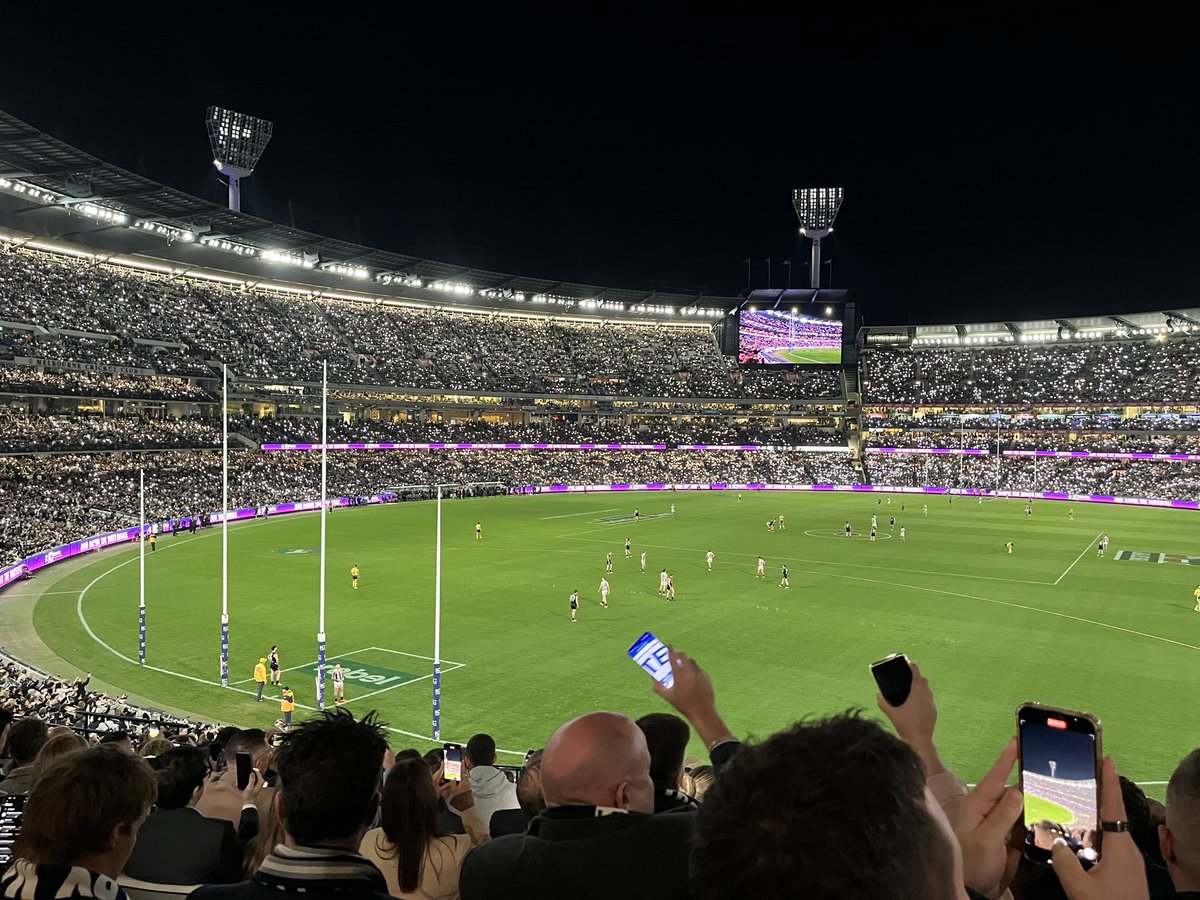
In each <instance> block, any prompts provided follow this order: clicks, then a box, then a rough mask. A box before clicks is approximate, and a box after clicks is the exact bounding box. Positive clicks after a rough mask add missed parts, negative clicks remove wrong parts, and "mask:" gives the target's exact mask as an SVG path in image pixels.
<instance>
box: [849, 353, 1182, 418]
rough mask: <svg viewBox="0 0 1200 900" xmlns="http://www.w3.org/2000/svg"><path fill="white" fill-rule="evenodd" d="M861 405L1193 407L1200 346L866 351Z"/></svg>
mask: <svg viewBox="0 0 1200 900" xmlns="http://www.w3.org/2000/svg"><path fill="white" fill-rule="evenodd" d="M863 365H864V376H863V386H864V392H863V402H864V403H913V404H920V403H931V404H937V403H953V404H967V405H971V404H984V403H1056V404H1063V403H1105V404H1119V403H1180V402H1192V401H1196V400H1200V340H1193V339H1191V338H1183V337H1178V338H1174V337H1173V338H1172V339H1171V340H1169V341H1166V342H1160V341H1146V340H1142V341H1126V342H1119V343H1103V344H1062V345H1038V346H1030V345H1017V346H1011V347H963V348H954V349H942V348H939V349H931V350H885V349H873V350H871V352H870V353H867V354H864V357H863Z"/></svg>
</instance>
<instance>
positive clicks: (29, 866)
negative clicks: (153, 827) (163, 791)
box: [0, 747, 158, 900]
mask: <svg viewBox="0 0 1200 900" xmlns="http://www.w3.org/2000/svg"><path fill="white" fill-rule="evenodd" d="M157 792H158V786H157V784H156V782H155V778H154V773H153V772H151V771H150V767H149V766H147V765H146V763H145V761H144V760H141V759H138V758H137V757H135V756H128V755H126V754H123V753H117V752H115V751H113V750H111V749H109V748H106V747H95V748H92V749H90V750H81V751H79V752H78V753H71V754H68V755H67V756H64V757H63V758H62V759H60V760H59V761H58V762H57V763H55V764H54V765H53V766H51V767H50V768H49V769H47V770H46V772H45V773H44V774H43V775H42V777H41V779H40V780H39V781H38V783H37V785H36V786H35V787H34V789H33V792H32V793H31V794H30V796H29V801H28V803H26V805H25V811H24V814H23V816H22V825H21V833H20V835H19V836H18V837H17V842H16V846H15V847H14V848H13V851H14V854H15V857H16V858H15V859H14V860H13V863H12V865H11V866H10V867H9V868H8V870H7V871H6V872H5V873H4V874H3V876H0V897H4V898H6V900H51V898H54V900H65V898H68V897H88V898H97V900H125V892H124V891H123V890H121V888H120V887H119V886H118V885H117V876H118V875H120V874H121V870H122V869H123V868H124V866H125V862H126V860H128V859H129V854H130V853H131V852H132V850H133V847H134V845H135V844H136V843H137V839H138V832H139V831H140V830H141V827H142V824H143V823H144V822H145V821H146V817H147V816H148V815H149V814H150V807H151V805H152V804H153V803H154V800H155V797H156V795H157Z"/></svg>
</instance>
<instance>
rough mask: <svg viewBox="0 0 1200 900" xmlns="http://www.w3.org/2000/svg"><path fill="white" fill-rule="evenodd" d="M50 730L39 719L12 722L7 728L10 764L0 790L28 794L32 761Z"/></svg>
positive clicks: (32, 773)
mask: <svg viewBox="0 0 1200 900" xmlns="http://www.w3.org/2000/svg"><path fill="white" fill-rule="evenodd" d="M49 735H50V731H49V729H48V728H47V727H46V723H45V722H43V721H42V720H41V719H34V718H25V719H19V720H18V721H16V722H13V723H12V726H11V727H10V728H9V730H8V752H9V754H10V755H11V756H12V764H11V765H10V767H9V770H8V774H7V775H6V776H5V777H4V780H3V781H0V791H4V793H6V794H28V793H29V791H30V790H31V789H32V788H33V782H34V779H35V777H36V776H35V774H34V771H33V762H34V760H35V759H37V755H38V751H40V750H41V749H42V745H43V744H45V743H46V741H47V740H49Z"/></svg>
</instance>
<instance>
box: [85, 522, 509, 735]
mask: <svg viewBox="0 0 1200 900" xmlns="http://www.w3.org/2000/svg"><path fill="white" fill-rule="evenodd" d="M267 521H269V520H263V521H261V522H252V523H250V526H252V525H265V524H266V523H267ZM247 527H249V526H247ZM202 537H208V535H202V534H198V535H195V536H194V537H189V538H186V539H184V540H182V541H179V542H178V543H179V544H186V543H187V542H188V541H196V540H199V539H200V538H202ZM174 545H175V543H174V542H172V543H171V544H167V545H165V546H164V548H163V549H164V550H165V549H166V547H169V546H174ZM136 559H137V557H136V556H135V557H133V558H132V559H127V560H125V562H122V563H118V564H117V565H115V566H113V567H112V568H111V569H108V570H107V571H105V572H102V573H101V574H99V575H97V576H96V577H95V578H93V579H92V580H91V582H89V583H88V585H87V587H85V588H84V589H83V590H82V591H79V600H78V601H77V602H76V604H75V611H76V614H77V615H78V616H79V621H80V622H81V623H82V624H83V627H84V629H85V630H86V631H87V633H88V634H89V635H91V637H92V640H94V641H95V642H96V643H97V644H99V645H100V646H101V647H103V648H104V649H105V650H107V651H108V652H109V653H111V654H112V655H113V656H115V657H117V658H118V659H123V660H125V662H127V663H130V664H131V665H134V666H138V668H139V669H140V668H146V669H149V670H150V671H152V672H160V673H162V674H163V675H173V676H175V677H176V678H184V679H187V680H188V681H194V682H196V683H197V684H205V685H208V686H209V687H218V688H219V687H222V685H221V683H220V682H219V681H211V680H209V679H207V678H199V677H197V676H195V675H185V674H184V673H183V672H173V671H171V670H170V669H163V668H160V667H158V666H150V665H147V666H144V667H143V666H140V665H138V662H137V660H134V659H130V658H129V657H128V656H126V655H125V654H124V653H122V652H121V651H119V650H116V649H114V648H112V647H110V646H109V645H108V644H106V643H105V642H104V641H102V640H101V639H100V637H99V636H98V635H97V634H96V632H94V631H92V627H91V626H90V625H89V624H88V622H87V619H85V618H84V616H83V598H84V595H85V594H86V593H87V592H88V591H89V590H90V589H91V588H92V586H93V585H95V584H96V582H97V581H99V580H100V579H101V578H103V577H104V576H105V575H108V574H109V573H110V572H115V571H116V570H117V569H119V568H121V566H124V565H127V564H128V563H131V562H133V561H134V560H136ZM70 593H75V592H74V591H71V592H70ZM364 649H375V648H364ZM356 652H357V651H356ZM454 665H455V666H456V667H458V668H462V667H463V666H464V665H465V663H455V664H454ZM289 671H290V670H289ZM450 671H454V670H453V669H451V670H450ZM426 677H428V678H432V677H433V676H432V675H428V676H426ZM419 680H420V679H419ZM412 683H413V682H411V681H406V682H404V684H412ZM396 687H403V685H399V684H398V685H396ZM224 689H225V690H227V691H234V692H236V693H239V694H245V695H246V696H247V697H257V696H258V692H257V691H250V690H246V689H245V688H239V687H234V686H233V685H230V686H229V687H226V688H224ZM359 699H362V698H359ZM296 706H297V708H299V709H307V710H309V711H310V712H317V711H318V710H317V708H316V707H315V706H309V705H308V704H306V703H297V704H296ZM384 727H385V728H386V729H387V730H388V731H391V732H394V733H395V734H403V735H405V736H406V737H412V738H417V739H419V740H422V741H428V742H429V743H439V741H435V740H434V739H433V738H432V737H429V736H427V735H424V734H417V733H416V732H415V731H405V730H404V729H403V728H393V727H392V726H390V725H386V726H384ZM446 740H448V739H446ZM452 743H461V744H463V745H464V746H465V745H466V742H465V741H454V742H452ZM496 752H497V753H506V754H508V755H509V756H524V755H525V754H524V751H522V750H502V749H500V748H499V747H497V748H496Z"/></svg>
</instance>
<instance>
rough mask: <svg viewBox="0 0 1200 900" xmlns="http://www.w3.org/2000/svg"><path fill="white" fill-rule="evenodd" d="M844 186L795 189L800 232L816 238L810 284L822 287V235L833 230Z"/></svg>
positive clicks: (811, 263)
mask: <svg viewBox="0 0 1200 900" xmlns="http://www.w3.org/2000/svg"><path fill="white" fill-rule="evenodd" d="M843 194H844V190H843V189H842V188H840V187H835V188H796V189H795V190H794V191H792V206H793V207H794V208H795V210H796V218H797V219H799V220H800V233H801V234H802V235H804V236H805V237H806V238H808V239H809V240H810V241H812V259H811V262H810V264H809V270H808V286H809V287H810V288H812V289H813V290H820V288H821V239H822V238H826V237H829V235H830V234H831V233H832V232H833V222H834V220H835V219H836V218H837V214H838V210H840V209H841V208H842V196H843Z"/></svg>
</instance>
